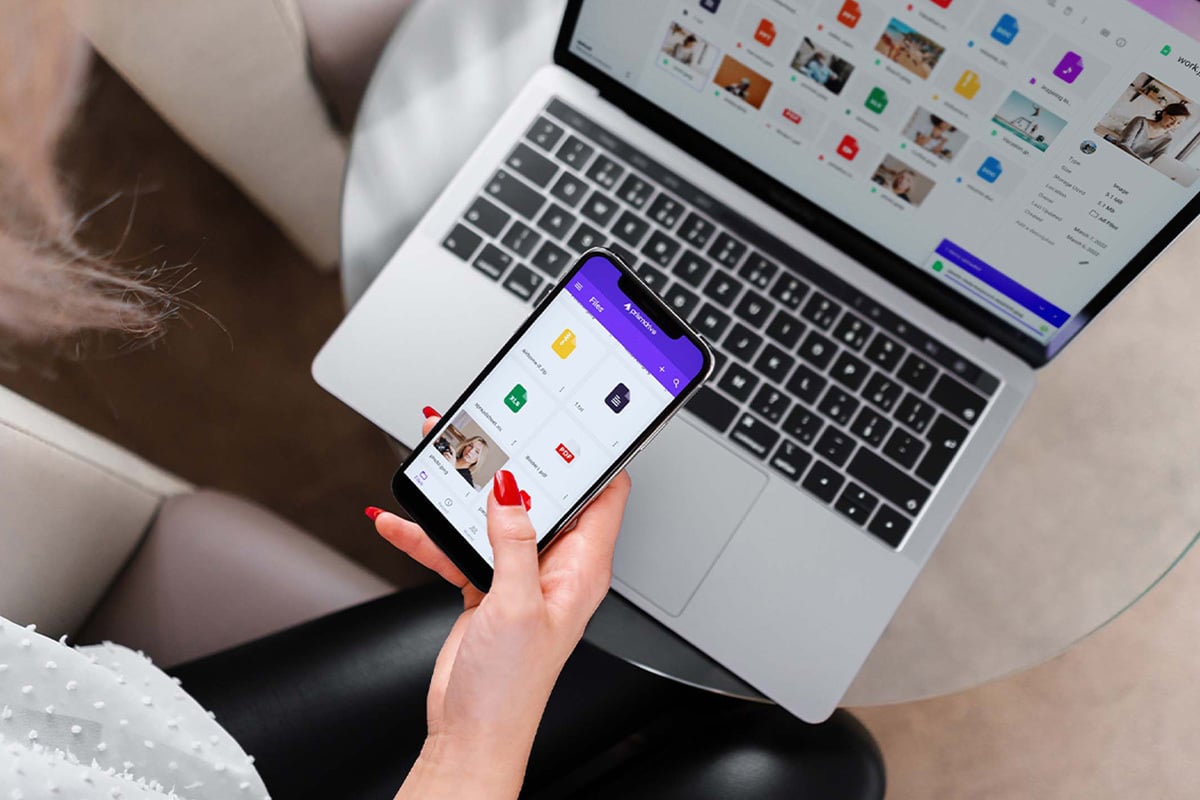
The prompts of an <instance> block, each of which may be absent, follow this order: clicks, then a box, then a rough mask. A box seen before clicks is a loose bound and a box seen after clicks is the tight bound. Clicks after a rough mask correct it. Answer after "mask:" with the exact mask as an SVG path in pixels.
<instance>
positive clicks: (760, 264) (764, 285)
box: [738, 253, 779, 292]
mask: <svg viewBox="0 0 1200 800" xmlns="http://www.w3.org/2000/svg"><path fill="white" fill-rule="evenodd" d="M777 272H779V266H778V265H777V264H775V263H774V262H771V261H768V260H767V259H766V258H765V257H764V256H761V255H759V254H758V253H754V254H752V255H751V256H750V257H749V258H748V259H746V263H745V264H743V265H742V268H741V269H740V270H738V275H741V276H742V277H743V278H745V279H746V280H747V281H749V282H750V284H751V285H753V286H757V287H758V288H759V289H762V290H763V291H764V292H765V291H766V290H767V289H769V288H771V279H772V278H774V277H775V274H776V273H777Z"/></svg>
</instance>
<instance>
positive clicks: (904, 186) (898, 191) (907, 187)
mask: <svg viewBox="0 0 1200 800" xmlns="http://www.w3.org/2000/svg"><path fill="white" fill-rule="evenodd" d="M912 188H913V171H912V170H910V169H905V170H901V171H900V172H899V173H898V174H897V175H896V177H895V178H892V194H894V195H896V197H899V198H900V199H901V200H903V201H904V202H906V203H912V198H911V197H909V196H908V193H909V192H911V191H912Z"/></svg>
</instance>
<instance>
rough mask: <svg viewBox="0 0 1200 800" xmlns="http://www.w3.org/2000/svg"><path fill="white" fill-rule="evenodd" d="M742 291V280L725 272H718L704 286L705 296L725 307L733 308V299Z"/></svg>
mask: <svg viewBox="0 0 1200 800" xmlns="http://www.w3.org/2000/svg"><path fill="white" fill-rule="evenodd" d="M741 291H742V283H741V281H739V280H738V279H737V278H734V277H732V276H730V275H727V274H725V273H724V272H717V273H716V274H715V275H713V276H712V278H710V279H709V281H708V283H707V284H705V286H704V294H705V296H707V297H709V298H710V299H712V300H713V301H714V302H716V303H717V304H718V305H720V306H721V307H723V308H732V307H733V301H734V300H736V299H737V296H738V294H739V293H740V292H741Z"/></svg>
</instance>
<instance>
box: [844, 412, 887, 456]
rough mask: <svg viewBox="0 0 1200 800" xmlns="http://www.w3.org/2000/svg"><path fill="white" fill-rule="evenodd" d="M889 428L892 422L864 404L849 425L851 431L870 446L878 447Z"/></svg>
mask: <svg viewBox="0 0 1200 800" xmlns="http://www.w3.org/2000/svg"><path fill="white" fill-rule="evenodd" d="M891 429H892V423H890V422H888V421H887V420H886V419H884V418H883V416H882V415H880V414H879V413H877V412H875V411H872V410H871V409H869V408H866V407H865V406H864V407H863V409H862V411H859V412H858V416H857V417H855V418H854V424H852V425H851V426H850V432H851V433H853V434H854V435H855V436H857V437H858V438H860V439H862V440H863V441H864V442H866V443H867V444H869V445H871V446H872V447H879V446H880V445H881V444H883V440H884V439H885V438H887V435H888V432H889V431H890V430H891Z"/></svg>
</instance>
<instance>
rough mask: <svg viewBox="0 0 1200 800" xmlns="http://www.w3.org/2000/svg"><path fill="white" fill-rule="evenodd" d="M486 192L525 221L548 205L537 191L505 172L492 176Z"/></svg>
mask: <svg viewBox="0 0 1200 800" xmlns="http://www.w3.org/2000/svg"><path fill="white" fill-rule="evenodd" d="M485 191H486V192H487V193H488V194H489V195H490V196H491V197H493V198H495V199H496V200H499V201H500V202H501V203H503V204H504V205H506V206H508V207H509V208H511V209H512V210H513V211H515V212H517V213H518V214H520V215H521V216H522V217H524V218H525V219H533V218H534V217H535V216H537V213H538V212H539V211H541V210H542V206H544V205H545V204H546V198H544V197H542V195H541V194H540V193H538V192H537V190H535V189H531V188H529V187H528V186H526V185H525V184H524V183H522V182H521V181H520V180H519V179H518V178H514V177H513V176H511V175H509V174H508V173H507V172H505V171H504V170H499V171H498V172H497V173H496V174H495V175H493V176H492V179H491V180H490V181H488V185H487V187H486V189H485Z"/></svg>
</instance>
